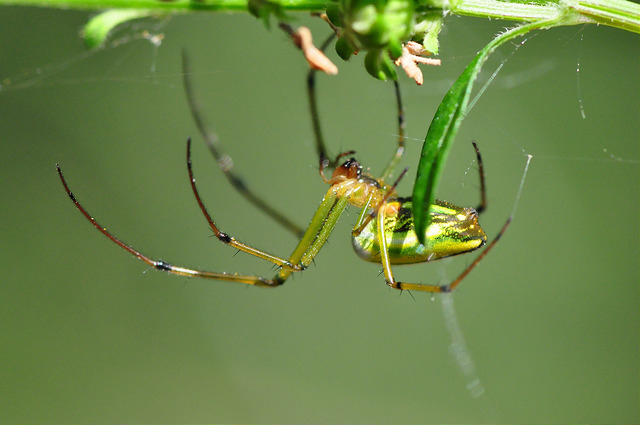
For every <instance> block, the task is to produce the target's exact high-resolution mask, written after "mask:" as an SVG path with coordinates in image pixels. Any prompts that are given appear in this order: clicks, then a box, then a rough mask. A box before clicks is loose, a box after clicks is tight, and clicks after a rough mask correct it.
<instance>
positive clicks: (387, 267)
mask: <svg viewBox="0 0 640 425" xmlns="http://www.w3.org/2000/svg"><path fill="white" fill-rule="evenodd" d="M381 218H382V217H381ZM381 221H382V220H381ZM510 223H511V217H509V218H508V219H507V221H506V222H505V223H504V225H503V226H502V229H500V232H498V234H497V235H496V237H495V238H493V240H492V241H491V243H490V244H489V245H487V247H486V248H485V249H484V250H483V251H482V253H480V255H478V256H477V257H476V259H475V260H473V262H472V263H471V264H469V266H467V268H466V269H464V271H463V272H462V273H460V275H459V276H458V277H457V278H456V279H455V280H454V281H453V282H451V283H450V284H448V285H443V286H440V285H428V284H424V283H407V282H398V281H396V280H395V279H394V278H393V273H392V272H391V264H390V262H389V258H388V257H389V256H388V254H387V251H386V250H383V249H382V244H383V243H384V245H385V248H386V238H385V236H384V235H381V240H380V252H381V257H382V267H383V269H384V275H385V279H386V281H387V285H389V286H390V287H392V288H395V289H400V290H413V291H425V292H451V291H453V290H454V289H456V287H457V286H458V285H459V284H460V282H462V280H463V279H464V278H465V277H467V275H468V274H469V273H470V272H471V270H473V269H474V268H475V267H476V266H477V265H478V263H479V262H480V261H482V259H483V258H484V257H485V256H486V255H487V254H488V253H489V251H491V249H492V248H493V247H494V246H495V245H496V243H498V241H499V240H500V238H501V237H502V235H503V234H504V232H505V231H506V230H507V227H509V224H510Z"/></svg>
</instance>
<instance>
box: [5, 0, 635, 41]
mask: <svg viewBox="0 0 640 425" xmlns="http://www.w3.org/2000/svg"><path fill="white" fill-rule="evenodd" d="M278 3H279V4H280V5H281V7H282V9H283V10H285V11H324V10H325V8H326V6H327V0H280V1H278ZM2 5H21V6H42V7H53V8H60V9H91V10H95V9H140V10H146V11H148V12H151V13H186V12H190V11H213V12H215V11H246V10H247V0H198V1H194V0H173V1H159V0H0V6H2ZM443 7H446V8H447V11H448V12H449V13H452V14H458V15H467V16H476V17H481V18H489V19H492V18H497V19H507V20H514V21H524V22H531V21H538V20H549V19H555V18H557V17H558V16H563V22H564V23H565V24H567V25H575V24H581V23H597V24H603V25H608V26H612V27H615V28H620V29H623V30H627V31H631V32H636V33H640V5H638V4H637V3H633V2H630V1H626V0H559V1H558V2H557V3H556V2H549V3H545V4H540V3H539V2H534V1H533V0H518V1H502V0H459V1H452V2H451V3H449V4H448V5H447V6H443Z"/></svg>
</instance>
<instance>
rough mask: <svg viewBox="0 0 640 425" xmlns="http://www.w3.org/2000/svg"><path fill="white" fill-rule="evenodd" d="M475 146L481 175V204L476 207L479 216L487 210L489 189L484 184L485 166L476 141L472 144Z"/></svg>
mask: <svg viewBox="0 0 640 425" xmlns="http://www.w3.org/2000/svg"><path fill="white" fill-rule="evenodd" d="M471 143H472V144H473V149H475V151H476V159H477V160H478V173H480V203H479V204H478V206H477V207H476V211H477V212H478V214H480V213H481V212H483V211H484V210H486V209H487V187H486V185H485V182H484V166H483V165H482V155H480V149H478V144H477V143H476V142H475V140H474V141H472V142H471Z"/></svg>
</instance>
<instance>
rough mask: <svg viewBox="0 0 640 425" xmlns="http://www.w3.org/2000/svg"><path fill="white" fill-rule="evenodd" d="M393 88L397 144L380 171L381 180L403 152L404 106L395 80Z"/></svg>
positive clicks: (388, 175) (387, 177)
mask: <svg viewBox="0 0 640 425" xmlns="http://www.w3.org/2000/svg"><path fill="white" fill-rule="evenodd" d="M393 88H394V91H395V95H396V105H397V110H398V146H397V148H396V152H395V154H394V155H393V157H392V158H391V160H390V161H389V164H388V165H387V167H386V168H385V170H384V173H382V181H385V182H386V181H387V179H389V178H390V177H391V175H392V174H393V170H394V169H395V167H396V165H397V164H398V162H399V161H400V158H402V155H403V154H404V129H405V120H404V107H403V106H402V96H401V95H400V85H399V84H398V82H397V81H394V82H393Z"/></svg>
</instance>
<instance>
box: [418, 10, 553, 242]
mask: <svg viewBox="0 0 640 425" xmlns="http://www.w3.org/2000/svg"><path fill="white" fill-rule="evenodd" d="M563 23H565V21H564V19H563V16H562V15H559V16H557V17H554V18H552V19H547V20H543V21H537V22H532V23H528V24H524V25H521V26H518V27H515V28H512V29H510V30H508V31H506V32H504V33H502V34H499V35H498V36H497V37H496V38H494V39H493V40H492V41H491V42H489V44H487V45H486V46H485V47H484V48H483V49H482V50H481V51H480V53H478V54H477V56H476V57H475V58H474V59H473V60H472V61H471V63H470V64H469V65H468V66H467V68H466V69H465V70H464V72H463V73H462V74H461V75H460V77H458V79H457V80H456V82H455V83H454V84H453V86H452V87H451V89H449V91H448V92H447V94H446V95H445V96H444V99H442V102H441V103H440V106H439V107H438V110H437V111H436V114H435V116H434V118H433V120H432V121H431V125H430V126H429V130H427V136H426V138H425V140H424V144H423V145H422V154H421V156H420V162H419V163H418V172H417V175H416V181H415V184H414V186H413V216H414V223H415V228H416V233H417V234H418V238H419V239H420V242H421V243H423V244H424V243H425V235H426V233H425V230H426V229H427V227H428V226H429V223H430V220H431V215H430V214H429V210H430V205H431V204H433V201H434V200H435V194H436V189H437V187H438V182H439V181H440V176H441V175H442V169H443V167H444V164H445V162H446V160H447V155H448V154H449V150H450V149H451V144H452V142H453V140H454V138H455V136H456V133H457V132H458V128H459V127H460V123H461V122H462V120H463V119H464V117H465V115H466V113H467V106H468V104H469V97H470V95H471V90H472V88H473V83H474V82H475V80H476V78H477V76H478V73H479V72H480V69H481V68H482V65H484V63H485V62H486V61H487V58H488V57H489V55H490V54H491V53H492V52H493V51H494V50H495V49H497V48H498V47H499V46H501V45H502V44H504V43H506V42H507V41H509V40H512V39H513V38H515V37H518V36H520V35H524V34H526V33H528V32H529V31H532V30H536V29H541V28H550V27H553V26H558V25H562V24H563ZM424 206H429V208H425V207H424Z"/></svg>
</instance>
